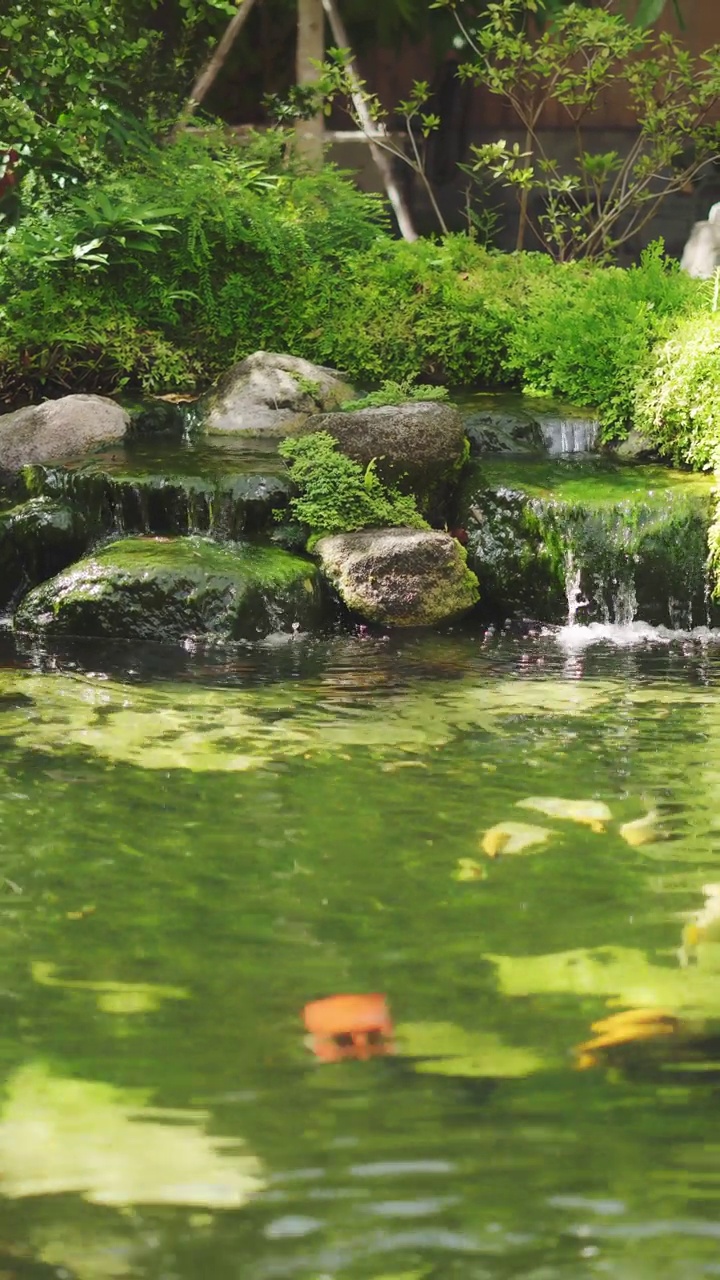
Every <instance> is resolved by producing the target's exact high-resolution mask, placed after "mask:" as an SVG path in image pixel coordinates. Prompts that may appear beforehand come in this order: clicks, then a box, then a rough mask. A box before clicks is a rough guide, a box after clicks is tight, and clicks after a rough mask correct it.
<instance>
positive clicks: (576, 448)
mask: <svg viewBox="0 0 720 1280" xmlns="http://www.w3.org/2000/svg"><path fill="white" fill-rule="evenodd" d="M461 412H462V416H463V423H464V427H465V431H466V433H467V436H468V439H469V441H470V449H471V452H472V453H474V454H483V453H509V454H528V455H531V454H536V455H539V456H541V455H543V454H545V455H547V454H549V455H550V456H551V457H557V456H565V455H572V454H586V453H592V452H593V451H594V450H595V448H596V447H597V442H598V438H599V423H598V420H597V415H596V414H595V413H594V412H593V411H592V410H591V409H583V408H579V407H578V406H576V405H570V404H565V403H563V402H562V401H557V400H551V399H547V400H546V399H541V398H539V397H533V396H523V395H517V394H514V393H504V392H501V393H498V394H495V395H493V394H486V393H478V394H477V395H475V396H472V397H468V398H467V399H466V401H465V403H464V404H463V405H462V408H461Z"/></svg>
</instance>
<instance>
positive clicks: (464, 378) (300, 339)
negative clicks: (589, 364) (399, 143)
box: [293, 235, 553, 386]
mask: <svg viewBox="0 0 720 1280" xmlns="http://www.w3.org/2000/svg"><path fill="white" fill-rule="evenodd" d="M552 268H553V263H552V262H551V261H550V260H549V259H547V258H545V257H543V255H541V254H523V255H508V254H500V253H492V252H489V251H488V250H486V249H484V248H482V247H481V246H480V245H477V244H475V243H474V242H473V241H472V240H470V239H469V238H468V237H466V236H461V235H452V236H448V237H447V238H446V239H445V240H444V241H443V242H442V243H440V244H438V243H436V242H434V241H431V240H422V241H417V242H416V243H414V244H406V243H404V242H402V241H392V240H390V239H389V238H388V237H387V236H381V237H377V238H376V240H375V242H374V243H373V245H372V246H371V247H370V248H369V249H368V250H367V251H364V252H362V253H356V254H354V255H352V256H351V257H350V258H349V259H347V260H346V261H345V263H344V265H343V271H342V276H341V277H340V278H338V277H337V275H334V274H330V273H328V272H327V271H325V270H323V269H322V268H318V267H315V268H314V269H313V273H312V276H311V278H310V280H309V282H308V284H309V288H308V305H307V310H306V313H305V316H304V327H303V328H302V329H298V330H296V331H295V332H294V334H293V339H294V343H295V346H294V349H295V350H297V351H298V353H299V354H301V355H305V356H307V357H308V358H309V359H316V360H317V359H319V360H322V361H324V362H326V363H329V364H334V365H335V366H336V367H338V368H340V369H344V370H345V371H346V372H347V373H348V374H349V375H350V376H351V377H353V378H355V379H356V380H358V381H368V382H379V381H381V380H382V379H383V378H388V377H391V378H393V379H396V380H398V381H402V380H405V379H408V380H411V381H412V380H415V379H418V378H419V379H421V380H431V381H433V382H439V383H444V384H447V385H449V386H461V385H464V386H468V385H472V384H482V385H484V386H494V385H503V384H507V383H508V381H510V382H511V383H512V381H517V373H516V372H514V371H513V372H512V373H509V372H508V370H507V367H506V358H507V349H508V341H509V336H510V333H511V332H512V329H513V327H514V325H515V324H516V323H517V321H518V316H519V315H521V314H522V311H523V306H524V298H525V296H526V294H527V279H528V278H534V277H535V276H536V275H540V276H543V275H545V274H546V273H547V272H548V270H550V271H551V270H552Z"/></svg>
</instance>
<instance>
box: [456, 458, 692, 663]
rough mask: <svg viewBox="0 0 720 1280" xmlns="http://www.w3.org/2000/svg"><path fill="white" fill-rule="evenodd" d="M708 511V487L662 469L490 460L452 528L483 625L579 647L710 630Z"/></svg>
mask: <svg viewBox="0 0 720 1280" xmlns="http://www.w3.org/2000/svg"><path fill="white" fill-rule="evenodd" d="M711 502H712V497H711V483H710V481H709V480H708V479H707V478H705V477H701V476H689V475H684V474H682V475H681V474H679V473H675V472H670V471H667V470H664V469H662V468H652V467H622V466H619V465H617V464H616V465H614V466H613V465H611V464H608V463H604V462H601V461H594V462H577V461H576V462H571V461H564V462H557V461H556V462H536V461H526V460H522V461H521V460H517V459H513V460H507V459H506V460H502V459H499V458H494V459H487V460H483V461H481V462H478V463H477V464H474V468H473V470H472V471H471V473H470V475H469V476H468V479H467V481H466V484H465V489H464V493H463V497H462V503H461V506H460V510H459V521H458V523H460V524H461V525H462V527H464V528H466V529H467V530H468V559H469V563H470V565H471V567H472V568H473V570H474V571H475V572H476V573H477V575H478V578H479V581H480V585H481V599H482V605H483V607H484V609H485V611H486V614H487V615H488V616H489V617H491V618H493V619H500V620H504V619H506V618H528V619H534V620H536V621H539V622H551V623H555V624H559V625H561V626H564V627H566V628H567V629H568V630H569V631H572V632H577V633H582V634H578V636H577V639H578V641H581V640H582V635H585V636H587V635H588V633H589V629H590V628H592V630H593V632H594V633H597V632H598V631H599V630H600V629H604V630H605V631H607V630H608V629H611V630H612V631H613V633H615V632H618V631H626V632H628V633H631V632H632V631H633V628H637V626H638V625H641V624H651V625H652V626H660V627H666V628H672V627H678V626H681V627H683V628H687V627H688V626H692V621H693V619H696V620H697V619H703V620H704V621H705V622H706V623H708V624H710V623H712V621H713V607H712V606H711V607H710V609H709V610H708V601H709V587H708V581H707V570H706V561H707V534H708V527H709V522H710V517H711Z"/></svg>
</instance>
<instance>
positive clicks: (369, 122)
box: [322, 0, 418, 240]
mask: <svg viewBox="0 0 720 1280" xmlns="http://www.w3.org/2000/svg"><path fill="white" fill-rule="evenodd" d="M322 5H323V8H324V10H325V12H326V14H327V17H328V22H329V23H330V30H331V31H332V35H333V40H334V41H335V43H336V45H337V46H338V48H339V49H346V50H347V51H348V61H347V63H346V68H347V72H348V79H349V81H350V85H351V96H352V103H353V108H354V111H355V114H356V116H357V118H358V120H359V121H360V126H361V128H362V131H363V133H364V134H365V137H366V138H367V140H368V146H369V147H370V154H371V156H372V158H373V160H374V162H375V165H376V168H377V170H378V173H379V174H380V177H381V178H382V183H383V186H384V188H385V191H386V192H387V197H388V200H389V201H390V204H391V205H392V207H393V212H394V214H395V217H396V218H397V224H398V227H399V228H400V234H401V236H402V237H403V240H417V238H418V237H417V231H416V230H415V227H414V225H413V220H412V215H411V213H410V210H409V208H408V205H407V202H406V200H405V197H404V195H403V192H402V191H401V189H400V186H399V185H398V183H397V181H396V179H395V174H394V173H393V166H392V161H391V159H390V156H389V155H388V153H387V151H385V150H384V149H383V147H382V146H381V145H379V144H378V142H377V141H375V139H381V138H384V137H386V136H387V130H386V129H385V127H384V125H381V124H378V123H377V122H376V121H375V120H373V118H372V116H371V115H370V112H369V111H368V108H367V103H366V102H365V99H364V97H363V93H362V86H361V84H360V77H359V75H358V72H357V67H356V65H355V59H354V57H353V56H352V50H351V49H350V41H349V40H348V35H347V31H346V30H345V24H344V22H343V20H342V18H341V16H340V11H339V9H338V6H337V0H322Z"/></svg>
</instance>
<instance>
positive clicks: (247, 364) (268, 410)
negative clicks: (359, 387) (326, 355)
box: [193, 351, 352, 436]
mask: <svg viewBox="0 0 720 1280" xmlns="http://www.w3.org/2000/svg"><path fill="white" fill-rule="evenodd" d="M351 394H352V388H351V387H350V386H349V384H348V383H347V382H346V381H344V379H343V378H342V376H341V375H340V374H339V373H338V372H337V371H336V370H335V369H327V368H325V367H324V366H323V365H317V364H312V363H311V362H310V361H309V360H302V359H301V358H300V357H299V356H288V355H277V354H275V353H274V352H270V351H256V352H255V353H254V354H253V355H251V356H248V357H247V358H246V359H245V360H241V361H240V362H239V363H238V364H236V365H233V367H232V368H231V369H229V370H228V371H227V373H225V374H224V375H223V377H222V378H221V379H220V381H219V382H218V384H217V386H216V387H215V389H214V390H213V391H211V392H209V393H208V395H207V396H205V397H204V398H203V399H202V400H201V401H200V402H199V403H198V405H197V406H196V408H195V411H194V415H193V416H194V418H195V420H196V422H197V424H198V426H199V428H200V429H201V430H203V431H206V432H211V433H214V432H219V433H225V432H228V433H234V432H244V433H246V434H248V435H264V434H270V435H278V436H283V435H287V434H288V433H289V432H290V431H292V430H294V429H296V428H297V427H298V426H299V425H300V423H302V422H303V420H304V419H305V418H306V417H307V415H308V414H312V413H317V412H318V410H325V409H333V408H335V407H336V406H337V405H339V404H341V403H342V401H343V400H347V399H348V398H349V396H350V395H351Z"/></svg>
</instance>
